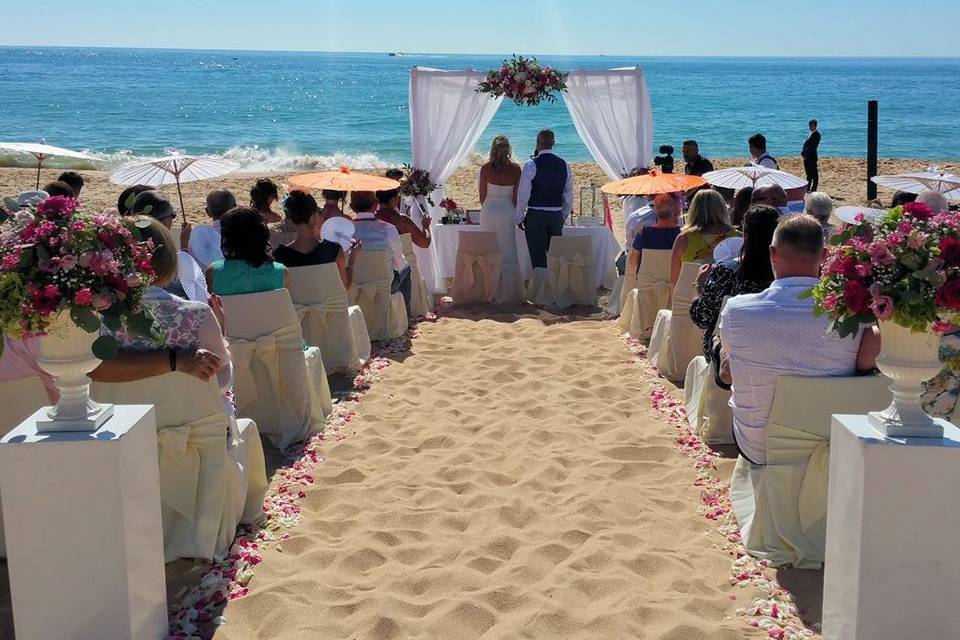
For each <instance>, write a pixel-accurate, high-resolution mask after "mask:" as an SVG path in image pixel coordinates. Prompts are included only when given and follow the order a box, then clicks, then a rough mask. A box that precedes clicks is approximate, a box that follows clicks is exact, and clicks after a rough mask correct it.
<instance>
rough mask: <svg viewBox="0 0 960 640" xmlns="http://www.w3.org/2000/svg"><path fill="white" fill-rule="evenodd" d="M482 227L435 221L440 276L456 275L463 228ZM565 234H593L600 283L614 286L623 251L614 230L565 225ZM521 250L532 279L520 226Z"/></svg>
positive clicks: (524, 272) (524, 270)
mask: <svg viewBox="0 0 960 640" xmlns="http://www.w3.org/2000/svg"><path fill="white" fill-rule="evenodd" d="M461 231H463V232H467V233H471V232H475V231H480V226H479V225H467V224H448V225H444V224H434V225H433V227H432V233H433V242H432V243H431V245H430V248H431V253H432V254H433V257H434V259H435V260H436V263H435V264H436V267H437V268H436V273H437V275H438V276H439V277H440V278H453V272H454V270H455V268H456V264H457V245H458V244H459V234H460V232H461ZM563 235H565V236H590V238H591V239H592V240H591V243H590V244H591V246H592V248H593V264H594V265H596V283H595V284H596V286H597V287H598V288H599V287H601V286H602V287H604V288H606V289H613V287H614V285H615V284H616V282H617V272H616V267H615V265H614V263H615V262H616V260H617V256H618V255H619V254H620V245H619V244H617V240H616V238H614V236H613V232H612V231H610V229H609V228H607V227H564V228H563ZM517 254H518V255H519V257H520V272H521V273H522V275H523V278H524V279H525V280H526V279H529V278H530V272H531V271H532V270H533V269H532V268H531V266H530V253H529V252H528V251H527V239H526V237H525V236H524V234H523V231H521V230H520V229H519V228H518V229H517Z"/></svg>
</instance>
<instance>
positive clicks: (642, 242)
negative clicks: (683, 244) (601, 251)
mask: <svg viewBox="0 0 960 640" xmlns="http://www.w3.org/2000/svg"><path fill="white" fill-rule="evenodd" d="M681 197H682V194H680V193H676V194H671V193H660V194H657V197H656V198H654V200H653V211H654V215H655V216H656V217H655V223H654V225H653V226H652V227H641V228H640V229H639V230H638V231H637V235H636V236H635V237H634V239H633V244H632V245H631V249H630V257H629V259H628V261H627V265H628V268H629V269H633V273H636V272H637V271H638V270H639V269H640V259H641V257H642V254H643V250H644V249H654V250H657V249H659V250H669V249H672V248H673V243H674V242H676V240H677V236H679V235H680V227H679V226H678V225H677V220H678V218H679V217H680V199H681Z"/></svg>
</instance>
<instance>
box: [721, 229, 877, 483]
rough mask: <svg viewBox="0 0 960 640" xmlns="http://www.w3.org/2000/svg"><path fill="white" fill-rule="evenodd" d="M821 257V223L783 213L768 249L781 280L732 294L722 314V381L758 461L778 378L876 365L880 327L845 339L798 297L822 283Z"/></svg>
mask: <svg viewBox="0 0 960 640" xmlns="http://www.w3.org/2000/svg"><path fill="white" fill-rule="evenodd" d="M822 259H823V228H822V227H821V226H820V223H819V222H818V221H817V220H816V219H815V218H813V217H811V216H807V215H797V216H790V217H787V218H785V219H784V220H783V221H781V222H780V225H779V226H778V227H777V230H776V231H775V232H774V235H773V245H772V246H771V248H770V260H771V262H772V266H773V274H774V277H775V278H776V279H775V280H774V281H773V283H771V285H770V288H768V289H767V290H766V291H764V292H762V293H754V294H747V295H741V296H736V297H734V298H731V299H730V300H729V302H727V305H726V307H724V310H723V312H722V313H721V314H720V323H719V332H720V342H721V343H722V345H723V346H722V351H721V367H720V368H721V378H722V379H724V381H725V382H727V383H732V385H733V391H732V394H733V395H732V397H731V400H730V406H731V407H732V409H733V434H734V439H735V440H736V443H737V446H738V448H739V450H740V452H741V455H743V456H744V457H745V458H746V459H747V460H749V461H750V462H753V463H754V464H766V461H767V436H766V427H767V420H768V418H769V416H770V409H771V407H772V405H773V395H774V390H775V389H776V385H777V378H779V377H780V376H816V377H826V376H851V375H854V373H856V372H857V371H868V370H870V369H872V368H873V367H874V366H875V365H876V358H877V354H878V353H879V350H880V336H879V333H878V332H877V331H876V328H875V327H867V328H864V329H863V330H861V331H860V332H859V333H858V334H857V335H856V336H855V337H853V338H851V337H848V338H839V337H837V336H836V335H835V334H833V333H831V332H830V330H829V325H830V319H829V318H827V316H826V315H824V316H821V317H819V318H818V317H816V316H814V315H813V304H814V302H813V299H812V298H811V297H807V298H805V299H800V296H801V294H803V293H805V292H807V291H809V290H810V288H811V287H813V286H815V285H816V284H817V282H818V277H819V274H820V263H821V261H822ZM812 401H813V400H812Z"/></svg>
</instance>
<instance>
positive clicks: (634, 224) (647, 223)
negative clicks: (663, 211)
mask: <svg viewBox="0 0 960 640" xmlns="http://www.w3.org/2000/svg"><path fill="white" fill-rule="evenodd" d="M627 202H637V203H639V202H642V203H643V204H641V205H640V206H639V208H637V209H635V210H633V211H630V212H626V211H624V217H623V229H624V245H623V252H622V253H621V254H620V255H619V256H618V257H617V273H618V274H619V275H621V276H622V275H623V274H624V273H626V270H627V256H628V255H629V253H630V247H632V246H633V241H634V239H635V238H636V237H637V234H638V233H640V229H642V228H643V227H652V226H653V225H655V224H656V223H657V215H656V212H654V210H653V204H652V203H651V202H647V199H646V198H641V197H635V198H634V197H632V198H629V199H627V200H624V205H626V204H627Z"/></svg>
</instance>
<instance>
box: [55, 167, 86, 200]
mask: <svg viewBox="0 0 960 640" xmlns="http://www.w3.org/2000/svg"><path fill="white" fill-rule="evenodd" d="M57 181H58V182H63V183H66V184H68V185H69V186H70V188H71V189H73V193H74V197H76V198H79V197H80V192H81V191H83V176H81V175H80V174H79V173H77V172H76V171H64V172H63V173H61V174H60V177H59V178H57Z"/></svg>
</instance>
